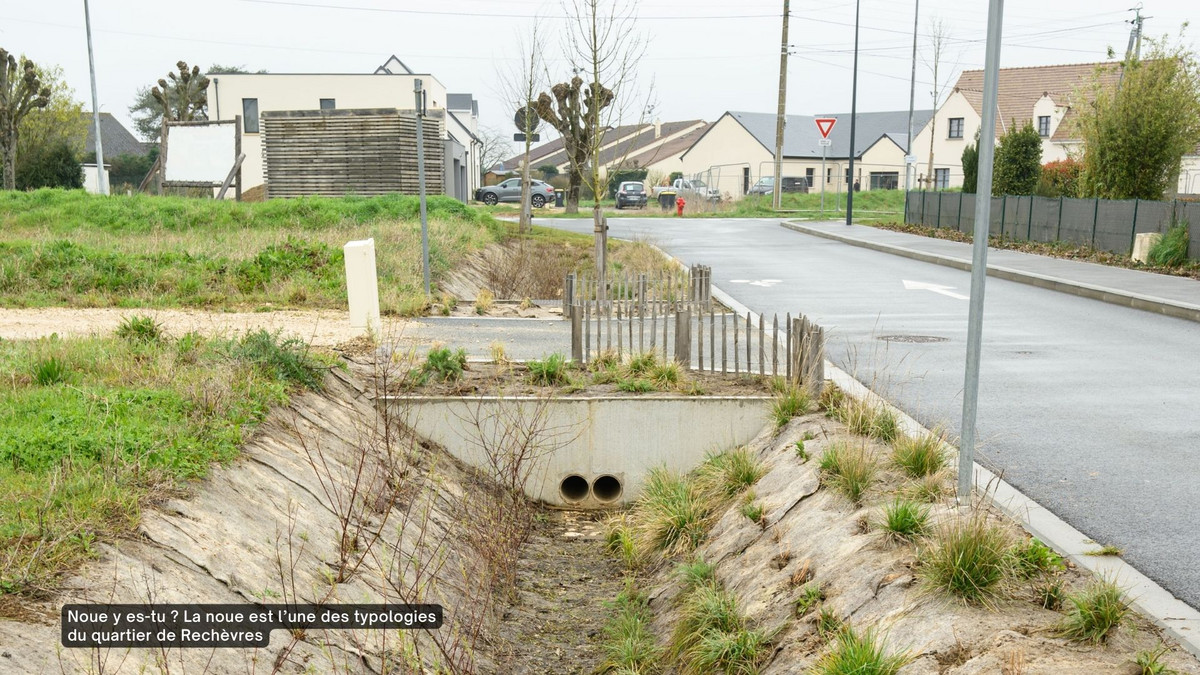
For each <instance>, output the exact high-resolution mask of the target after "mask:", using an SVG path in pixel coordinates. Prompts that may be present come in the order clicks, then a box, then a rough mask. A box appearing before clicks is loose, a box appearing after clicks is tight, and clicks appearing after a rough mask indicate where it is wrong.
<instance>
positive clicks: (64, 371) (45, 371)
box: [30, 356, 71, 387]
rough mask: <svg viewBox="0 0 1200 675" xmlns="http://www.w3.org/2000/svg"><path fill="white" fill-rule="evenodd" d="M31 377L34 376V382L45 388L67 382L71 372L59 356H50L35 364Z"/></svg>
mask: <svg viewBox="0 0 1200 675" xmlns="http://www.w3.org/2000/svg"><path fill="white" fill-rule="evenodd" d="M30 375H32V376H33V381H34V382H36V383H38V384H40V385H41V386H43V387H48V386H50V385H54V384H60V383H62V382H66V381H67V379H68V378H69V377H70V375H71V371H70V369H69V368H68V367H67V364H66V362H65V361H63V360H62V359H60V358H58V357H57V356H49V357H47V358H44V359H41V360H39V361H36V362H35V363H34V364H33V368H31V369H30Z"/></svg>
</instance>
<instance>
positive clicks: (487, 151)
mask: <svg viewBox="0 0 1200 675" xmlns="http://www.w3.org/2000/svg"><path fill="white" fill-rule="evenodd" d="M479 142H480V148H479V171H480V173H481V174H483V173H487V172H488V171H489V170H491V169H492V167H494V166H496V165H497V164H500V163H501V162H503V161H504V160H505V159H507V158H508V155H509V153H511V152H512V145H511V141H510V140H509V139H508V137H507V136H505V135H504V134H502V133H501V132H499V131H497V130H496V129H493V128H490V127H483V128H481V129H480V130H479ZM480 178H483V176H482V175H481V176H480Z"/></svg>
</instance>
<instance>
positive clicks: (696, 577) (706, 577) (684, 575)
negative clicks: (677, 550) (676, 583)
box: [675, 558, 717, 591]
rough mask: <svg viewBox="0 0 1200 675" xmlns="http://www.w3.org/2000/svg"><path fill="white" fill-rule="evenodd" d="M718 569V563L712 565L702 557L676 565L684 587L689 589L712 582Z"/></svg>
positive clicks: (676, 571)
mask: <svg viewBox="0 0 1200 675" xmlns="http://www.w3.org/2000/svg"><path fill="white" fill-rule="evenodd" d="M716 571H717V566H716V565H710V564H709V563H706V562H704V560H702V559H700V558H697V559H696V560H693V561H691V562H681V563H679V564H678V565H676V566H675V574H676V576H678V577H679V578H680V579H682V580H683V586H684V588H685V589H687V590H689V591H690V590H693V589H695V588H696V587H697V586H700V585H701V584H706V583H709V582H712V581H713V579H714V575H715V574H716Z"/></svg>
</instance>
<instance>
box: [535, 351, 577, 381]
mask: <svg viewBox="0 0 1200 675" xmlns="http://www.w3.org/2000/svg"><path fill="white" fill-rule="evenodd" d="M526 367H527V368H529V379H530V380H531V381H532V382H533V383H534V384H540V385H545V386H557V385H560V384H566V383H567V381H568V380H569V378H568V377H567V357H565V356H563V355H562V354H551V355H549V356H547V357H546V358H544V359H542V360H541V361H530V362H529V363H527V364H526Z"/></svg>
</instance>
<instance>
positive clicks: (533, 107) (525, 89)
mask: <svg viewBox="0 0 1200 675" xmlns="http://www.w3.org/2000/svg"><path fill="white" fill-rule="evenodd" d="M538 30H539V27H538V23H537V22H534V24H533V25H532V26H531V27H530V29H529V34H528V36H524V37H521V38H519V39H518V41H517V49H518V52H519V53H520V56H521V58H520V60H519V61H517V63H516V65H515V66H513V67H512V68H511V69H510V70H509V71H508V72H506V73H501V75H500V82H501V86H502V87H503V89H504V92H503V95H504V98H505V99H506V100H507V101H508V103H509V105H510V107H511V108H512V110H513V112H514V113H516V112H519V111H525V114H524V115H523V116H518V118H517V120H516V121H517V123H518V130H519V131H520V133H522V134H524V135H525V155H524V158H523V159H522V161H521V219H520V225H519V228H520V231H521V232H528V231H529V229H530V219H531V217H532V216H531V214H530V212H529V209H530V199H531V197H530V183H529V149H530V147H531V146H532V144H533V134H534V133H535V132H537V129H538V122H539V121H540V120H539V115H538V113H537V103H536V99H537V95H538V90H540V89H541V88H542V84H543V82H544V79H543V77H544V73H545V61H544V60H543V57H542V52H543V51H545V45H544V44H543V41H542V39H541V37H540V34H539V33H538Z"/></svg>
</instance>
